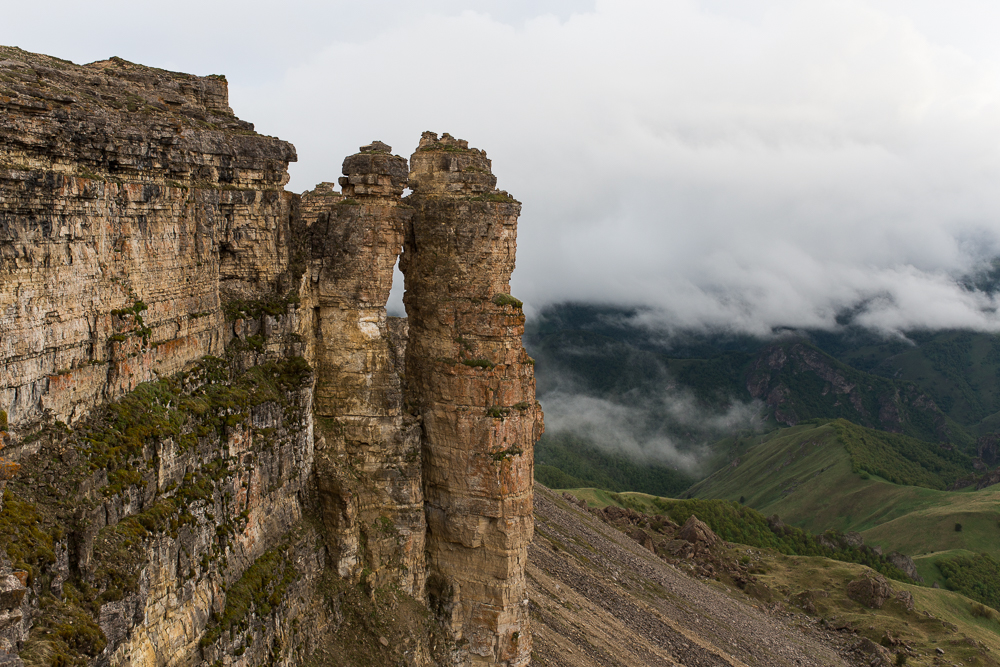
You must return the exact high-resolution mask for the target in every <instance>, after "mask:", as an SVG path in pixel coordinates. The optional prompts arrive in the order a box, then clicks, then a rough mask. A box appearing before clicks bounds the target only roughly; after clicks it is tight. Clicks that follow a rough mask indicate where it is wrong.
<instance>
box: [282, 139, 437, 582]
mask: <svg viewBox="0 0 1000 667" xmlns="http://www.w3.org/2000/svg"><path fill="white" fill-rule="evenodd" d="M343 171H344V176H343V177H341V179H340V183H341V185H342V192H341V193H339V194H336V193H334V192H333V191H332V188H329V187H327V186H324V185H323V184H321V185H320V186H319V187H317V189H316V190H315V191H314V192H312V193H307V194H306V195H305V196H304V197H303V204H302V209H303V219H304V221H305V223H306V225H307V226H308V228H309V232H310V238H311V257H312V260H311V263H310V265H309V278H310V284H311V295H312V296H311V298H310V304H311V305H312V307H313V313H314V326H315V329H314V335H313V345H314V350H315V351H314V355H315V356H314V359H315V362H314V363H315V366H316V372H317V381H316V397H315V406H316V415H317V416H318V417H319V420H318V424H319V426H318V430H317V435H318V438H319V441H318V451H319V459H318V462H317V470H316V477H317V483H318V487H319V491H320V502H321V504H322V508H323V517H324V521H325V523H326V526H327V528H328V533H329V542H328V544H329V547H330V554H331V558H332V559H333V561H334V563H335V565H336V567H337V571H338V572H339V574H340V575H341V576H343V577H350V578H360V577H362V575H363V576H364V578H365V583H366V584H369V585H371V586H379V585H384V584H386V583H395V584H398V585H399V586H401V587H402V588H403V590H405V591H407V592H408V593H410V594H411V595H414V596H415V597H417V598H422V597H423V589H424V532H425V523H424V507H423V490H422V488H421V484H420V427H419V424H417V421H416V420H415V419H414V418H413V417H411V416H410V415H408V414H404V412H403V396H402V391H401V388H400V377H399V373H398V370H397V369H398V367H399V360H398V359H397V358H396V357H397V352H396V349H395V348H394V346H393V344H392V343H391V341H390V339H389V332H388V329H387V321H386V310H385V305H386V301H387V300H388V298H389V290H390V288H391V287H392V272H393V267H394V266H395V264H396V258H397V257H398V256H399V253H400V250H401V248H402V243H403V231H404V229H405V228H406V226H407V225H408V224H409V219H410V217H411V214H412V210H411V209H410V208H409V207H407V206H404V205H402V204H401V202H400V196H401V195H402V193H403V189H404V188H405V187H406V180H407V172H408V167H407V163H406V159H405V158H402V157H399V156H395V155H392V154H391V148H390V147H389V146H387V145H385V144H383V143H381V142H374V143H372V144H370V145H368V146H362V147H361V152H359V153H357V154H356V155H352V156H350V157H348V158H347V159H345V160H344V168H343Z"/></svg>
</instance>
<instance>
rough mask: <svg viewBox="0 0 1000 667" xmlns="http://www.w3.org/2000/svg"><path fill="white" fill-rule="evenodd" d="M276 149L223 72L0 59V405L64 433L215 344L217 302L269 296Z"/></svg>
mask: <svg viewBox="0 0 1000 667" xmlns="http://www.w3.org/2000/svg"><path fill="white" fill-rule="evenodd" d="M295 159H296V158H295V149H294V148H293V147H292V146H291V145H290V144H288V143H286V142H283V141H280V140H278V139H274V138H272V137H265V136H261V135H258V134H256V133H255V132H254V131H253V125H252V124H250V123H246V122H244V121H241V120H239V119H237V118H236V117H235V116H233V114H232V111H231V109H230V108H229V106H228V101H227V84H226V81H225V79H224V78H223V77H197V76H192V75H188V74H179V73H175V72H167V71H164V70H157V69H153V68H148V67H142V66H139V65H134V64H132V63H128V62H126V61H124V60H121V59H118V58H114V59H112V60H108V61H102V62H97V63H92V64H90V65H86V66H83V67H80V66H76V65H72V64H70V63H66V62H65V61H60V60H57V59H55V58H49V57H47V56H38V55H35V54H28V53H25V52H23V51H20V50H18V49H11V48H8V47H0V192H2V193H3V196H2V199H0V262H2V267H3V280H2V281H0V332H2V333H0V358H2V359H3V364H0V405H2V406H3V409H5V410H6V411H7V414H8V416H9V419H10V423H11V425H12V427H14V428H17V427H19V426H20V425H22V424H25V423H32V422H34V421H35V420H37V419H38V418H40V417H41V416H42V415H43V414H45V415H49V416H51V417H52V418H54V419H58V420H61V421H64V422H66V423H72V422H74V421H75V420H77V419H79V418H81V417H82V416H83V415H85V414H86V413H87V411H88V410H90V409H91V408H93V407H95V406H96V405H98V404H99V403H101V402H102V401H106V400H108V399H112V398H115V397H118V396H121V395H123V394H124V393H125V392H128V391H130V390H132V389H134V388H135V387H136V385H138V384H139V383H140V382H144V381H147V380H152V379H154V378H155V377H157V376H163V375H169V374H172V373H175V372H178V371H180V370H182V369H183V368H184V366H185V364H187V363H190V362H192V361H194V360H196V359H198V358H200V357H202V356H204V355H206V354H215V355H218V354H219V353H221V351H222V350H223V348H224V346H225V344H226V342H227V339H226V336H225V334H224V333H222V329H223V325H224V321H225V317H224V314H223V312H222V300H221V297H223V296H225V295H226V294H227V292H228V293H231V294H237V295H239V296H241V297H243V298H248V297H249V298H254V297H257V296H260V295H264V294H268V295H270V294H273V293H274V292H276V291H279V290H278V289H277V288H278V285H277V282H278V278H279V277H280V276H281V275H282V274H283V273H284V272H285V270H286V268H287V253H286V252H285V250H286V248H285V246H286V245H287V235H288V221H289V216H290V208H291V206H292V204H293V195H291V194H290V193H287V192H284V191H283V190H282V186H283V185H284V184H285V183H286V182H287V180H288V173H287V167H288V163H289V162H290V161H293V160H295Z"/></svg>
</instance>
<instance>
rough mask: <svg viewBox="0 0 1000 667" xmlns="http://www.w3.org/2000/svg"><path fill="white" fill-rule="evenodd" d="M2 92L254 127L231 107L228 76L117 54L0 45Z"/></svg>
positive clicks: (37, 102)
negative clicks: (82, 55)
mask: <svg viewBox="0 0 1000 667" xmlns="http://www.w3.org/2000/svg"><path fill="white" fill-rule="evenodd" d="M0 97H7V98H10V101H11V102H12V103H14V104H17V105H19V106H22V107H25V108H28V109H37V110H39V111H42V110H49V109H56V108H60V107H61V108H70V107H75V108H79V109H82V110H86V111H87V112H88V113H99V112H100V111H104V112H121V113H139V114H146V115H164V116H169V117H172V118H173V119H174V120H177V121H180V122H182V123H183V124H185V125H188V126H195V127H213V128H214V129H231V130H238V131H242V132H248V133H249V132H253V131H254V126H253V123H248V122H246V121H242V120H240V119H238V118H236V116H235V115H234V114H233V110H232V109H230V108H229V84H228V83H227V81H226V77H225V76H222V75H219V74H211V75H209V76H195V75H193V74H183V73H181V72H170V71H168V70H163V69H157V68H155V67H146V66H145V65H137V64H136V63H131V62H129V61H127V60H125V59H123V58H118V57H114V58H109V59H108V60H99V61H97V62H93V63H90V64H87V65H77V64H74V63H71V62H70V61H68V60H62V59H60V58H55V57H53V56H46V55H41V54H38V53H30V52H28V51H24V50H22V49H19V48H17V47H11V46H0ZM5 101H6V100H5Z"/></svg>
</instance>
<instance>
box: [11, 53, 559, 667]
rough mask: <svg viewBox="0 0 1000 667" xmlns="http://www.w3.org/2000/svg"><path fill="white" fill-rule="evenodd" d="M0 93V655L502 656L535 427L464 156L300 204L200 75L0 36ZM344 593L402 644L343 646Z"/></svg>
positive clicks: (483, 213) (208, 659)
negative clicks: (1, 471) (79, 56)
mask: <svg viewBox="0 0 1000 667" xmlns="http://www.w3.org/2000/svg"><path fill="white" fill-rule="evenodd" d="M0 109H2V111H3V113H2V114H0V424H2V428H0V432H2V437H3V440H2V441H0V444H3V445H5V446H6V448H5V449H4V456H5V457H7V458H10V459H12V460H14V461H16V462H17V463H19V464H20V466H21V468H20V470H19V471H17V474H16V475H14V476H13V478H12V479H11V480H10V481H9V482H7V486H6V488H2V487H0V493H2V494H3V496H2V500H0V662H3V664H11V665H16V664H20V661H21V660H23V661H24V663H25V664H27V665H41V664H50V663H52V662H57V663H59V664H94V665H98V664H99V665H129V666H130V667H139V666H145V665H189V664H226V665H239V666H256V665H264V664H271V665H297V664H303V663H304V662H307V661H309V660H314V661H318V662H322V661H323V659H324V658H323V657H322V656H325V655H328V654H329V651H331V650H334V649H336V647H341V648H343V647H345V646H347V648H348V649H350V646H354V647H355V649H357V650H359V651H360V653H359V655H360V654H363V655H368V654H369V653H370V651H371V650H376V651H382V652H383V653H384V655H383V657H384V658H385V662H386V663H387V664H406V665H430V664H448V665H468V664H495V665H508V666H513V665H525V664H527V663H528V662H529V660H530V653H531V635H530V628H529V626H528V609H527V606H526V605H525V599H526V588H525V578H524V568H525V564H526V558H527V545H528V543H529V542H530V540H531V534H532V451H533V446H534V443H535V441H536V440H537V438H538V437H539V436H540V434H541V430H542V421H541V411H540V409H539V406H538V404H537V403H536V402H535V395H534V377H533V367H532V362H531V360H530V359H529V358H528V357H527V355H526V353H525V351H524V349H523V347H522V346H521V340H520V337H521V334H522V333H523V327H524V316H523V314H522V312H521V308H520V305H521V304H520V302H519V301H517V300H516V299H514V298H513V297H511V296H510V294H509V291H510V290H509V279H510V274H511V271H512V270H513V268H514V251H515V247H516V242H515V241H516V222H517V216H518V213H519V211H520V204H518V203H517V202H516V201H515V200H513V199H512V198H511V197H509V196H508V195H507V194H506V193H503V192H500V191H497V190H496V189H495V184H496V178H495V177H494V176H493V175H492V174H491V173H490V162H489V160H488V159H486V155H485V153H483V152H482V151H478V150H475V149H469V148H468V144H467V143H466V142H463V141H460V140H456V139H453V138H451V137H450V136H448V135H444V137H442V138H441V139H437V137H436V135H432V134H430V133H425V135H424V137H423V138H422V140H421V142H420V146H419V148H418V149H417V152H416V153H415V154H414V155H413V158H412V159H411V161H410V163H409V164H408V163H407V160H406V159H404V158H402V157H399V156H395V155H393V154H392V152H391V148H390V147H389V146H387V145H385V144H383V143H381V142H373V143H372V144H369V145H367V146H363V147H362V148H361V150H360V152H359V153H357V154H355V155H352V156H349V157H348V158H347V159H345V161H344V165H343V172H344V176H343V177H342V178H340V180H339V185H340V186H341V190H340V191H339V192H338V191H337V190H336V189H335V187H334V186H333V184H331V183H322V184H320V185H319V186H317V187H316V189H314V190H313V191H311V192H308V193H305V194H304V195H303V196H301V197H299V196H297V195H294V194H292V193H289V192H285V191H284V190H283V189H282V186H283V185H284V184H285V183H286V182H287V180H288V174H287V167H288V163H289V162H290V161H292V160H294V159H295V151H294V148H293V147H292V146H291V145H289V144H287V143H285V142H282V141H280V140H278V139H274V138H271V137H264V136H260V135H258V134H256V133H255V132H254V131H253V126H252V125H251V124H249V123H246V122H244V121H241V120H239V119H237V118H236V117H235V116H233V114H232V111H231V110H230V109H229V106H228V100H227V91H226V82H225V79H224V78H222V77H218V76H210V77H196V76H191V75H187V74H179V73H174V72H166V71H163V70H156V69H152V68H147V67H142V66H139V65H134V64H132V63H128V62H126V61H123V60H121V59H117V58H115V59H111V60H108V61H103V62H100V63H92V64H90V65H86V66H77V65H73V64H71V63H67V62H65V61H61V60H58V59H54V58H49V57H47V56H40V55H36V54H30V53H26V52H23V51H20V50H18V49H13V48H7V47H0ZM407 185H409V187H411V188H413V190H414V194H413V195H411V196H410V197H407V198H405V199H404V198H402V194H403V192H404V190H405V188H406V187H407ZM401 252H402V253H403V254H402V256H400V253H401ZM397 258H399V261H400V265H401V268H403V270H404V272H405V273H406V282H407V285H406V287H407V296H406V305H407V311H408V313H409V314H410V318H409V319H408V320H406V319H399V318H389V317H387V316H386V311H385V304H386V301H387V298H388V295H389V290H390V287H391V283H392V274H393V267H394V265H395V263H396V261H397ZM8 431H9V432H8ZM5 553H6V558H7V559H8V560H5V557H4V554H5ZM345 586H347V587H349V588H346V589H345V588H344V587H345ZM355 590H358V591H364V595H365V596H366V599H370V600H372V601H373V604H374V603H375V601H379V602H378V603H379V604H384V603H385V600H387V599H390V598H393V599H395V598H394V596H403V597H405V598H407V600H406V601H404V602H405V603H403V602H401V603H400V606H397V607H396V609H397V611H399V610H403V609H409V610H411V611H410V612H407V613H408V614H409V616H408V618H409V621H408V625H407V626H406V627H407V628H410V630H408V631H407V635H408V636H407V637H406V638H405V642H402V643H400V644H399V645H398V646H395V645H392V643H391V642H389V640H388V639H386V638H385V637H384V636H381V635H379V636H376V637H374V639H373V640H372V638H371V637H368V638H367V639H366V640H365V641H360V640H359V641H358V642H356V645H353V644H351V642H352V641H354V639H356V635H357V634H358V631H357V630H355V629H354V628H351V629H348V619H349V618H350V617H351V615H352V613H355V612H352V611H351V610H350V609H346V608H344V606H343V605H346V604H348V602H347V601H348V600H355V601H356V598H355V597H352V595H353V594H348V593H350V592H351V591H355ZM337 591H339V592H337ZM423 601H426V602H427V603H428V605H429V606H430V607H431V610H432V611H434V612H436V614H437V615H438V618H439V619H440V620H441V621H442V624H441V625H438V624H434V623H431V624H428V623H427V622H426V620H425V618H426V609H424V608H423V607H422V606H421V604H422V602H423ZM352 604H353V603H352ZM358 604H361V603H358ZM413 608H419V609H424V610H423V611H422V612H419V613H411V612H412V609H413ZM394 613H395V612H394ZM357 614H360V612H357ZM362 625H363V624H362ZM442 632H443V633H444V635H441V633H442ZM362 634H363V633H362ZM362 639H364V637H362ZM442 639H443V641H441V640H442ZM368 640H372V641H368ZM366 642H367V643H366ZM358 647H362V648H358ZM372 647H374V649H372ZM338 650H339V649H338ZM351 650H354V649H351ZM18 654H19V655H20V658H19V657H18Z"/></svg>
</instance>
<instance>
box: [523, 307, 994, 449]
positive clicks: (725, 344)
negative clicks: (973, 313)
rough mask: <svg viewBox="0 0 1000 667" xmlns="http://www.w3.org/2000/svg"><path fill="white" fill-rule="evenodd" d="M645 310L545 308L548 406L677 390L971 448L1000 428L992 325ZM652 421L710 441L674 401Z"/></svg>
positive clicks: (712, 406)
mask: <svg viewBox="0 0 1000 667" xmlns="http://www.w3.org/2000/svg"><path fill="white" fill-rule="evenodd" d="M646 315H647V314H646V313H643V312H642V311H640V310H637V309H623V308H614V307H599V306H593V305H578V304H568V305H563V306H554V307H550V308H548V309H546V310H545V311H543V313H542V314H541V316H540V317H539V318H536V321H535V324H534V325H533V326H532V327H531V328H530V329H529V331H528V333H527V335H526V344H527V347H528V349H529V352H530V353H531V354H532V355H533V356H534V357H535V358H536V360H537V364H536V372H537V377H538V393H539V397H540V399H541V400H542V402H543V405H544V403H545V399H546V396H547V395H550V394H552V393H553V392H567V391H569V392H573V393H578V394H583V395H587V396H598V397H601V398H604V399H607V400H611V401H616V402H619V403H622V404H626V405H634V404H635V403H636V402H637V401H639V402H641V400H642V399H643V398H644V397H648V396H651V395H656V394H662V393H664V392H675V393H676V394H678V395H682V396H684V397H693V398H694V399H695V405H696V407H697V408H698V409H700V410H703V411H705V413H706V414H712V413H713V411H714V412H715V413H717V412H718V411H721V410H725V409H727V408H728V407H729V406H731V405H733V404H734V403H748V402H750V401H752V400H754V399H759V400H761V401H763V402H764V404H765V405H766V412H765V414H764V415H763V416H764V417H765V418H768V419H770V420H771V424H772V425H773V426H778V425H792V424H796V423H799V422H801V421H804V420H809V419H814V418H831V419H835V418H843V419H848V420H850V421H852V422H854V423H857V424H861V425H863V426H869V427H872V428H878V429H883V430H887V431H890V432H898V433H905V434H907V435H911V436H913V437H916V438H920V439H923V440H927V441H932V442H947V443H951V444H952V445H954V446H957V447H960V448H963V449H967V450H969V451H972V450H973V449H974V442H975V439H976V436H979V435H986V434H989V433H991V432H993V431H994V430H1000V338H998V337H997V336H994V335H991V334H983V333H972V332H937V333H933V334H929V333H926V332H915V333H913V334H911V335H910V337H909V338H908V339H901V338H899V337H895V338H885V337H883V336H880V335H878V334H876V333H874V332H870V331H865V330H862V329H858V328H856V327H850V326H847V327H844V328H843V329H842V330H841V331H838V332H828V331H798V332H789V331H785V332H782V333H781V334H780V335H775V336H774V337H771V338H768V339H765V338H757V337H752V336H745V335H738V336H734V335H725V334H698V333H693V332H682V333H674V334H671V335H669V336H668V335H666V334H665V333H663V332H662V331H659V330H657V329H656V328H655V327H652V326H647V325H646V324H644V322H645V321H646V319H647V317H646ZM672 420H673V421H672ZM646 421H648V422H649V423H648V424H647V428H649V429H653V430H656V429H659V431H660V432H663V433H668V434H669V435H670V436H671V437H672V438H673V439H674V440H675V441H676V442H677V443H678V446H679V447H680V448H681V449H683V448H685V447H689V448H693V447H696V446H700V445H703V444H704V442H705V436H706V434H705V433H703V432H699V431H698V429H693V428H692V427H691V425H690V424H681V423H677V419H676V415H672V414H670V410H667V409H660V410H659V411H658V412H657V411H656V410H653V413H652V414H650V415H648V419H647V420H646ZM577 435H578V436H579V435H581V434H580V433H577ZM722 435H725V434H719V437H721V436H722ZM596 444H600V443H596Z"/></svg>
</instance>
